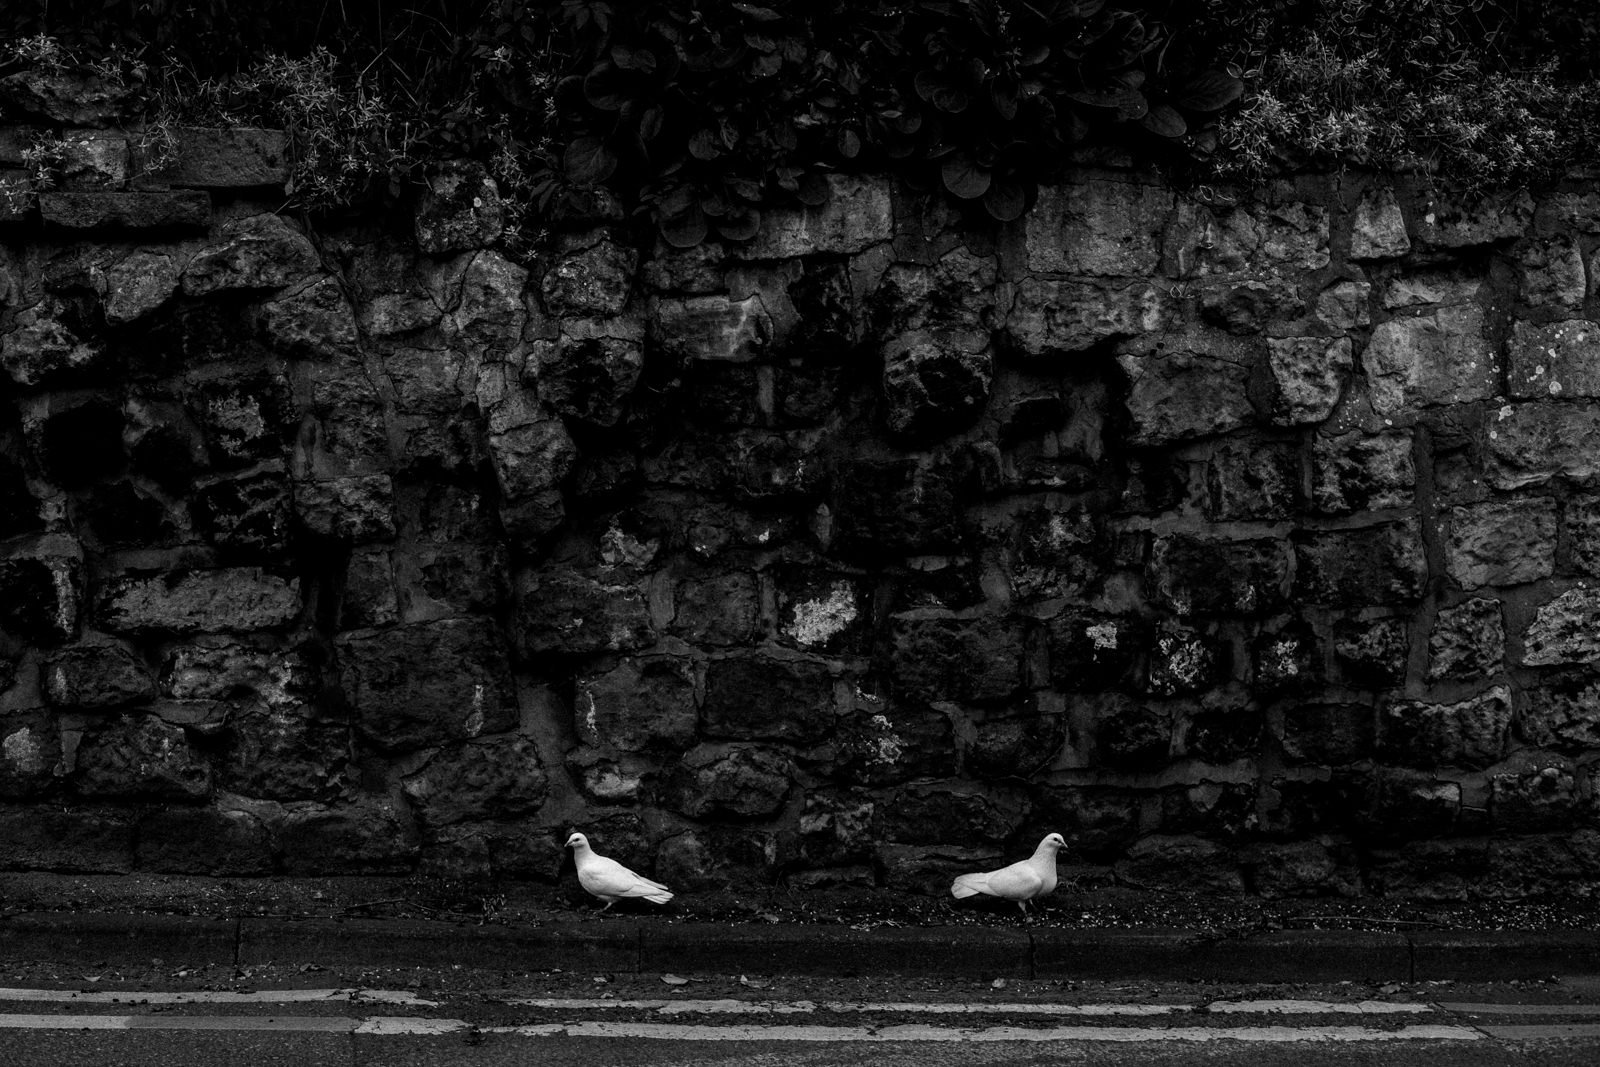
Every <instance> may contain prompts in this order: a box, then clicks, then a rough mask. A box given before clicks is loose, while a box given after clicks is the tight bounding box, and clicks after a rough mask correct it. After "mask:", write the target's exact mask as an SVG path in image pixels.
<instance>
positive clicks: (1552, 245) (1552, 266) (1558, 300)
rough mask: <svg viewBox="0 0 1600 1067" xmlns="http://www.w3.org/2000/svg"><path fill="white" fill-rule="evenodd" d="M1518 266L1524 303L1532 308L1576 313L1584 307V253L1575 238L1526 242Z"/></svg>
mask: <svg viewBox="0 0 1600 1067" xmlns="http://www.w3.org/2000/svg"><path fill="white" fill-rule="evenodd" d="M1515 263H1516V268H1517V277H1518V279H1519V280H1520V281H1521V283H1522V293H1521V295H1522V301H1523V303H1525V304H1527V305H1528V306H1529V307H1536V308H1537V307H1555V308H1562V309H1567V310H1572V311H1576V310H1577V309H1578V308H1579V307H1580V306H1581V305H1582V304H1583V296H1584V289H1585V279H1584V274H1583V251H1582V249H1581V248H1580V247H1579V245H1578V241H1577V239H1576V238H1575V237H1574V236H1572V235H1570V234H1567V235H1563V236H1561V237H1555V238H1550V239H1547V240H1535V241H1529V242H1526V243H1524V244H1523V245H1522V246H1521V247H1520V248H1519V249H1518V253H1517V256H1516V259H1515Z"/></svg>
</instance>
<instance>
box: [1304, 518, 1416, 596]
mask: <svg viewBox="0 0 1600 1067" xmlns="http://www.w3.org/2000/svg"><path fill="white" fill-rule="evenodd" d="M1294 540H1295V559H1296V566H1295V595H1296V596H1298V597H1301V598H1303V599H1305V600H1307V601H1309V602H1310V603H1313V604H1332V605H1337V606H1343V607H1372V606H1377V605H1384V604H1390V603H1394V602H1396V601H1411V600H1415V599H1417V598H1418V597H1419V596H1421V595H1422V591H1423V586H1424V585H1425V583H1426V582H1427V578H1428V561H1427V556H1426V554H1425V553H1424V551H1423V547H1422V537H1421V535H1420V533H1419V531H1418V528H1417V525H1416V523H1415V522H1414V521H1406V522H1397V523H1388V524H1385V525H1382V526H1367V527H1362V528H1360V529H1352V530H1303V531H1300V532H1299V533H1296V534H1295V535H1294Z"/></svg>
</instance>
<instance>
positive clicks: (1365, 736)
mask: <svg viewBox="0 0 1600 1067" xmlns="http://www.w3.org/2000/svg"><path fill="white" fill-rule="evenodd" d="M1376 739H1377V715H1376V714H1375V713H1374V711H1373V710H1372V708H1371V707H1370V706H1369V705H1366V704H1294V705H1291V706H1289V707H1287V708H1285V709H1284V712H1283V754H1284V756H1285V758H1286V759H1288V760H1289V761H1290V762H1291V763H1311V764H1333V765H1338V764H1344V763H1355V762H1357V761H1359V760H1364V759H1371V758H1372V752H1373V745H1374V743H1375V741H1376Z"/></svg>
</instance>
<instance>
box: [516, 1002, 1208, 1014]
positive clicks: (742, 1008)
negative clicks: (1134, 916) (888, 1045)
mask: <svg viewBox="0 0 1600 1067" xmlns="http://www.w3.org/2000/svg"><path fill="white" fill-rule="evenodd" d="M502 1003H505V1004H509V1005H513V1006H516V1007H519V1008H544V1009H548V1010H553V1011H587V1010H590V1009H595V1010H600V1011H606V1010H624V1011H653V1012H656V1013H657V1014H659V1015H699V1014H704V1015H811V1014H815V1013H816V1012H818V1011H824V1012H834V1013H845V1012H850V1013H855V1014H860V1013H865V1012H901V1013H915V1014H920V1015H1091V1016H1092V1015H1101V1016H1105V1015H1122V1016H1135V1017H1139V1016H1152V1015H1171V1014H1173V1013H1175V1012H1186V1011H1194V1010H1195V1007H1194V1005H1192V1004H1038V1003H1015V1004H989V1003H967V1002H951V1003H942V1002H937V1001H932V1002H924V1001H846V1000H831V1001H824V1002H822V1003H820V1004H819V1003H818V1002H816V1001H813V1000H737V999H734V998H731V997H729V998H723V999H718V1000H688V999H684V1000H601V999H598V998H596V999H590V1000H568V999H562V998H560V997H539V998H533V997H527V998H523V997H519V998H515V999H511V1000H506V1001H503V1002H502Z"/></svg>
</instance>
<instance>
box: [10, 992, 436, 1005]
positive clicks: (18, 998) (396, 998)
mask: <svg viewBox="0 0 1600 1067" xmlns="http://www.w3.org/2000/svg"><path fill="white" fill-rule="evenodd" d="M323 1001H348V1002H349V1003H352V1004H404V1005H410V1006H414V1007H422V1008H437V1007H438V1006H439V1002H438V1001H437V1000H424V999H422V998H421V997H419V996H417V995H416V994H415V993H409V992H406V991H405V990H403V989H257V990H252V991H250V992H232V991H229V990H218V989H198V990H191V991H188V992H172V991H153V990H142V989H7V988H0V1003H6V1002H12V1003H25V1004H41V1003H46V1004H310V1003H318V1002H323Z"/></svg>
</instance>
